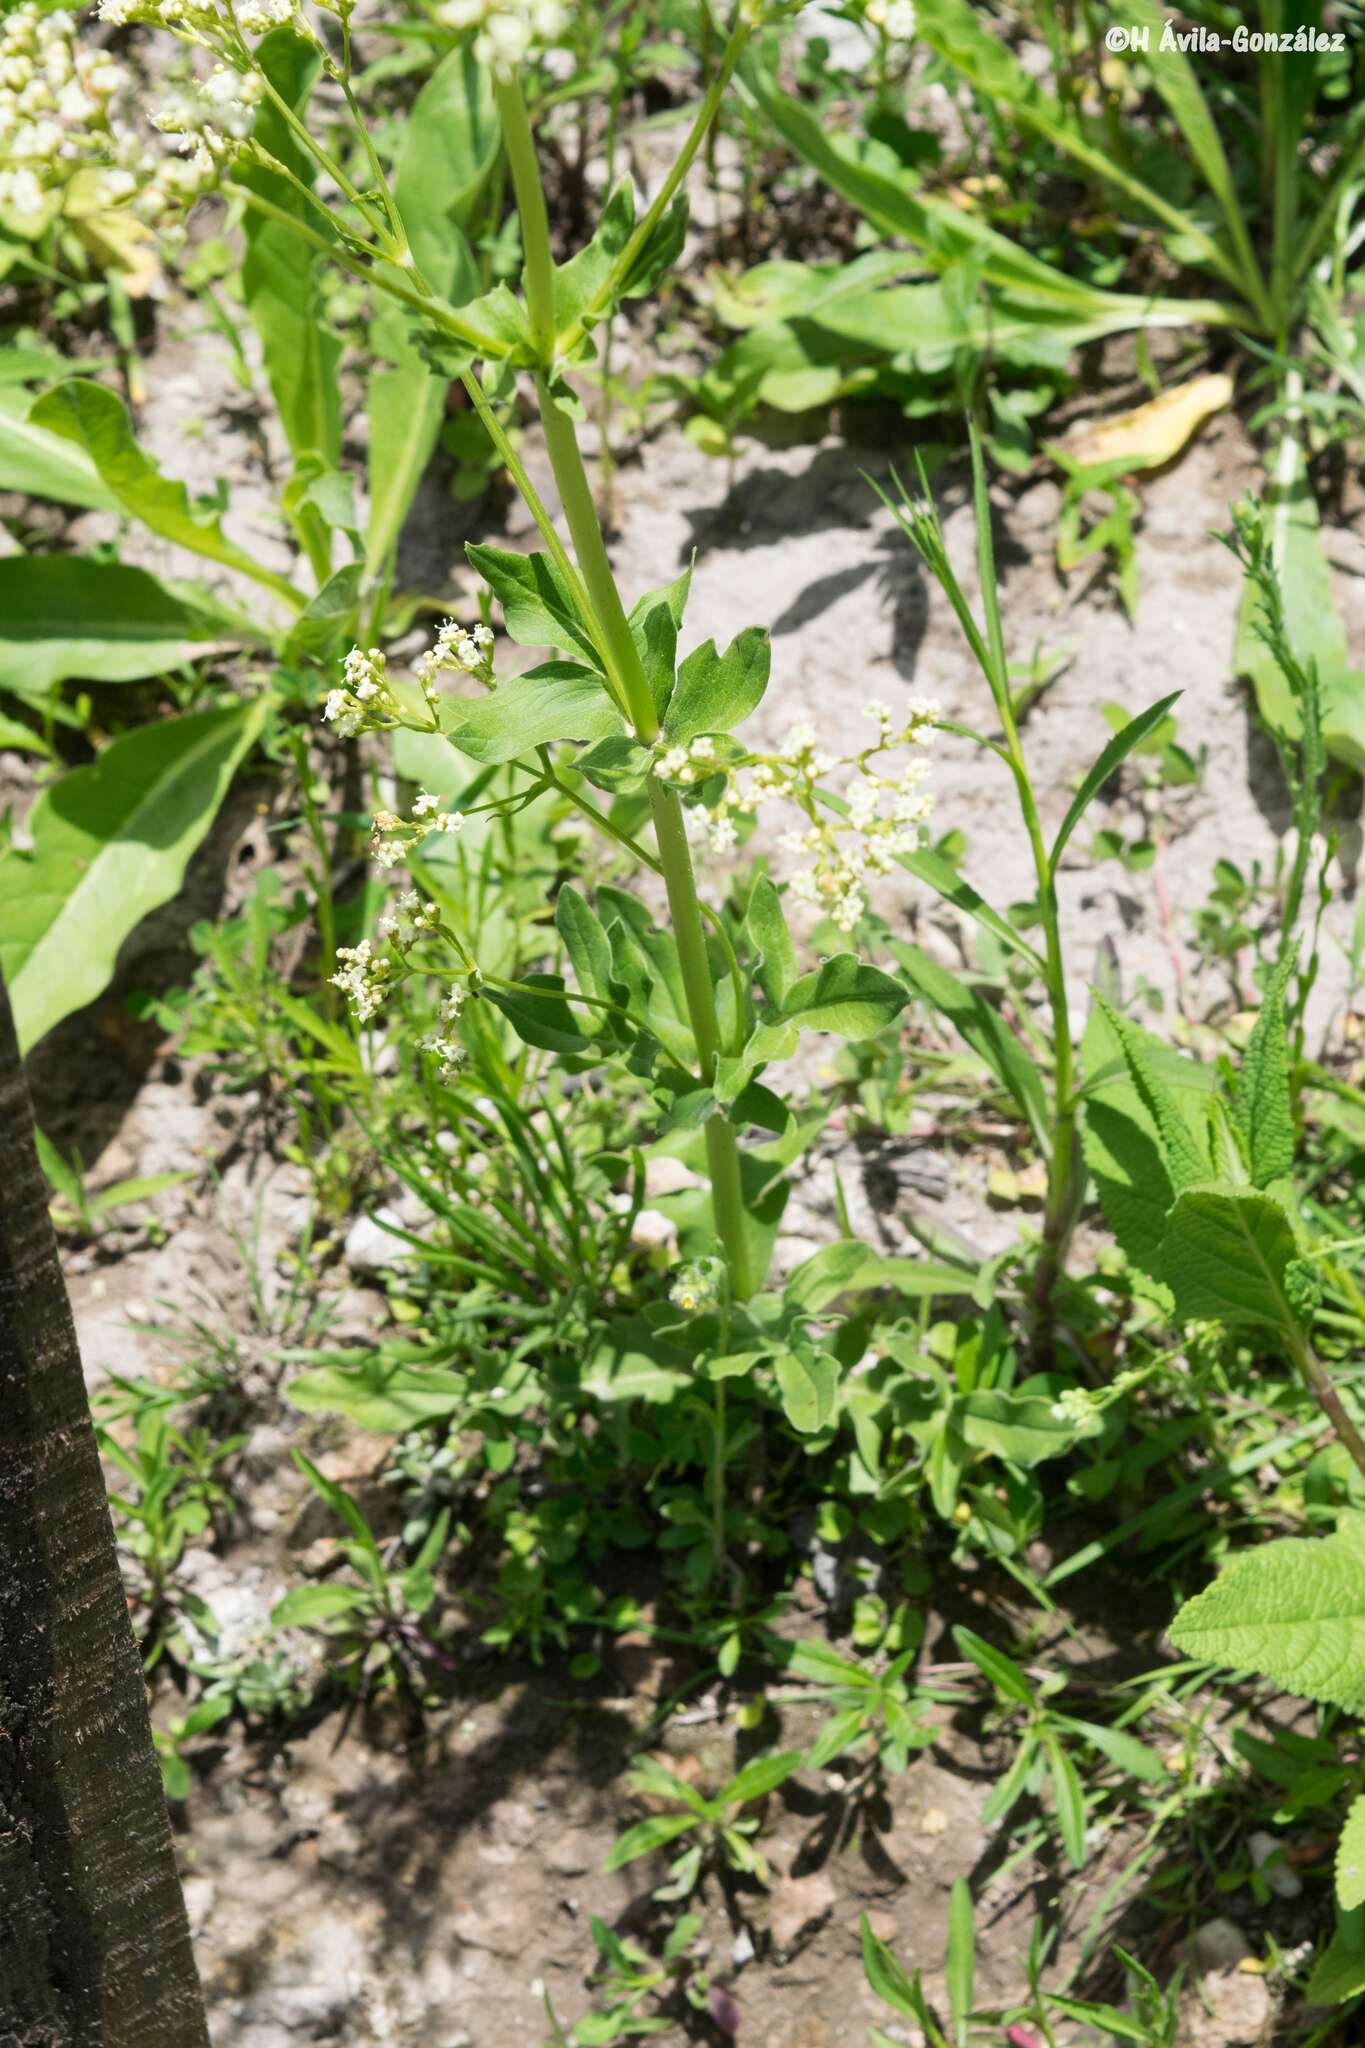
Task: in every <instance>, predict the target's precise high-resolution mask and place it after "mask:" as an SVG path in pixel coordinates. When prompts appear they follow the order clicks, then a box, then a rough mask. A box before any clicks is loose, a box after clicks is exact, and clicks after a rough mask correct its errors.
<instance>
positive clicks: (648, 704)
mask: <svg viewBox="0 0 1365 2048" xmlns="http://www.w3.org/2000/svg"><path fill="white" fill-rule="evenodd" d="M739 47H742V44H741V45H740V46H739ZM738 54H739V48H738V47H737V48H736V50H735V58H736V59H737V58H738ZM731 68H733V65H732V67H731ZM727 76H728V74H727ZM494 90H495V95H496V99H497V107H498V115H499V119H500V121H501V123H502V133H503V142H504V145H505V147H506V151H507V161H508V165H509V168H510V170H511V173H512V184H513V189H514V191H515V193H516V199H517V212H518V215H519V217H520V220H521V239H522V250H523V253H524V258H525V282H526V300H527V308H528V312H529V314H530V322H531V331H532V335H533V337H534V338H535V343H536V348H537V351H538V353H539V355H540V367H539V369H538V372H537V375H536V397H537V400H538V403H539V406H540V417H541V422H542V424H543V426H544V430H545V441H546V448H547V451H548V454H549V457H550V466H551V469H552V470H553V472H554V478H555V483H556V484H557V486H558V488H559V496H560V502H561V503H562V505H563V507H564V517H565V521H566V523H567V525H568V528H569V535H570V538H571V539H572V541H573V546H574V553H575V555H576V556H577V558H578V569H579V572H580V574H581V576H582V579H583V583H584V585H585V586H586V593H587V600H588V605H587V611H588V617H589V618H590V619H591V620H592V621H593V624H594V627H595V633H594V638H595V639H597V641H598V644H599V646H600V648H601V650H602V653H603V656H604V658H605V660H606V661H607V663H608V667H609V672H610V673H611V675H612V678H613V680H614V681H615V682H616V684H617V686H618V688H619V692H620V699H621V701H622V702H623V704H624V708H625V711H626V714H627V716H628V717H629V719H630V721H631V724H632V725H633V726H634V728H635V733H636V736H637V738H638V739H639V740H640V741H641V742H642V744H644V745H645V746H651V745H652V744H653V742H654V741H655V740H656V739H657V738H658V736H659V714H658V710H657V708H656V706H655V703H654V697H653V693H652V691H651V690H650V687H649V681H648V678H647V677H646V675H645V672H644V666H643V663H642V662H641V659H640V651H639V648H638V647H637V646H636V644H635V636H634V634H633V633H632V632H631V628H630V621H629V620H628V619H627V617H626V610H625V606H624V605H623V604H622V602H621V593H620V591H619V590H618V588H617V584H616V577H615V575H614V573H613V571H612V566H611V561H610V558H609V556H608V554H607V548H606V542H605V541H604V539H603V537H602V527H601V523H600V521H599V519H598V516H597V507H596V504H595V503H594V501H593V495H592V488H591V486H590V484H589V482H588V477H587V471H586V470H585V469H584V466H583V456H582V452H581V450H580V448H579V446H578V437H577V434H576V433H575V431H574V424H573V421H572V419H571V418H570V416H569V415H568V413H567V412H565V411H564V410H563V408H562V407H561V406H559V405H558V404H557V403H556V401H555V398H554V395H553V393H552V391H551V388H550V382H549V374H550V372H551V370H552V368H553V358H554V349H555V324H554V318H555V316H554V264H553V259H552V257H551V253H550V232H549V220H548V217H547V214H546V209H545V193H544V188H543V186H542V184H541V180H540V167H539V164H538V162H537V160H536V153H535V142H534V138H533V136H532V134H531V124H530V121H529V120H528V118H527V114H526V105H525V102H524V100H523V99H522V96H521V89H520V87H519V86H518V85H517V83H516V81H515V79H512V78H499V79H497V80H496V82H495V87H494ZM708 97H710V96H709V95H708ZM718 102H719V94H718V93H716V95H715V103H716V104H718ZM713 113H714V105H712V107H711V114H713ZM711 114H708V116H707V119H708V120H709V119H710V118H711ZM702 132H704V128H703V130H702ZM700 139H701V135H700V133H698V134H697V135H696V141H697V142H698V143H699V142H700ZM693 147H694V148H695V144H694V145H693ZM688 161H690V158H689V159H688ZM674 169H675V172H676V173H677V176H679V177H680V176H681V175H682V172H681V171H678V167H677V166H676V165H675V167H674ZM685 169H686V164H684V165H683V170H685ZM675 189H676V181H675ZM661 196H663V195H661ZM670 196H671V195H670ZM664 203H665V204H667V198H664ZM657 208H658V202H657V201H656V209H652V210H651V211H652V213H653V217H654V218H657ZM649 220H650V216H646V222H645V223H642V224H641V225H642V228H643V227H645V226H646V224H647V223H648V222H649ZM627 253H628V251H627ZM622 274H624V273H622ZM649 800H650V810H651V812H652V814H653V819H654V831H655V837H656V840H657V843H658V847H659V864H660V866H661V868H662V870H663V877H664V888H665V890H666V892H667V895H668V907H669V913H670V916H671V918H672V921H673V935H674V941H675V943H676V945H677V948H678V960H679V964H680V967H681V971H682V979H683V990H684V994H685V998H686V1002H687V1012H688V1018H689V1021H690V1023H691V1026H692V1035H693V1038H694V1040H695V1042H696V1047H697V1061H698V1066H699V1069H700V1074H701V1079H702V1082H703V1084H704V1085H706V1086H707V1087H709V1086H710V1085H711V1084H712V1082H713V1081H714V1079H715V1073H716V1060H717V1057H718V1055H719V1052H720V1049H721V1047H720V1023H719V1018H718V1015H717V1011H716V995H715V986H714V984H713V982H712V978H711V959H710V954H709V952H708V949H707V944H706V931H705V927H704V925H703V923H702V913H701V906H700V903H699V901H698V898H697V885H696V879H695V876H694V875H693V872H692V857H691V853H690V850H689V848H688V844H687V830H686V826H685V824H684V822H683V814H682V805H681V803H680V801H679V798H678V795H677V792H676V791H675V790H671V789H668V788H666V787H665V786H664V785H663V784H662V783H661V782H659V781H658V780H657V778H656V777H654V776H651V777H650V784H649ZM706 1156H707V1165H708V1168H709V1172H710V1179H711V1195H712V1208H713V1212H714V1217H715V1224H716V1231H717V1235H718V1236H719V1237H720V1240H721V1243H722V1245H723V1246H724V1248H725V1256H726V1263H727V1265H728V1267H729V1275H730V1289H731V1294H732V1297H733V1298H734V1299H735V1300H740V1301H742V1300H744V1299H746V1298H747V1296H748V1295H750V1294H751V1293H752V1292H753V1289H754V1285H755V1276H754V1274H753V1270H752V1264H751V1260H750V1253H749V1242H748V1233H747V1230H746V1227H745V1213H744V1197H743V1185H742V1181H741V1177H740V1163H739V1148H738V1143H737V1141H736V1137H735V1129H734V1126H733V1124H731V1123H730V1122H729V1120H728V1118H726V1117H725V1116H723V1115H721V1114H719V1113H717V1114H716V1115H714V1116H712V1117H711V1118H710V1119H709V1120H708V1122H707V1125H706Z"/></svg>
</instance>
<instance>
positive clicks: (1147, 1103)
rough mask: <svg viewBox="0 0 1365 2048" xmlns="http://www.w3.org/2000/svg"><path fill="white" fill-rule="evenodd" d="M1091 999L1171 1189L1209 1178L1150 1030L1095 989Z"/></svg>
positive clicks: (1204, 1154)
mask: <svg viewBox="0 0 1365 2048" xmlns="http://www.w3.org/2000/svg"><path fill="white" fill-rule="evenodd" d="M1095 1002H1096V1004H1097V1006H1098V1007H1099V1008H1100V1009H1101V1010H1103V1011H1104V1013H1105V1015H1106V1017H1107V1018H1108V1020H1109V1025H1110V1029H1111V1030H1112V1031H1113V1033H1114V1035H1115V1037H1116V1038H1117V1039H1118V1042H1119V1050H1120V1052H1121V1054H1122V1056H1123V1059H1124V1062H1125V1064H1126V1066H1127V1068H1128V1077H1129V1079H1130V1081H1131V1082H1132V1084H1133V1087H1134V1088H1135V1089H1136V1091H1137V1093H1138V1096H1139V1097H1140V1099H1141V1101H1142V1105H1143V1107H1144V1108H1145V1109H1146V1111H1147V1114H1148V1116H1149V1117H1150V1118H1151V1121H1152V1125H1153V1128H1154V1129H1155V1131H1156V1134H1157V1138H1158V1140H1159V1142H1160V1145H1161V1156H1162V1161H1163V1163H1164V1165H1165V1168H1166V1173H1167V1175H1168V1177H1169V1179H1170V1183H1171V1186H1172V1188H1173V1189H1174V1190H1175V1192H1176V1193H1177V1194H1178V1193H1179V1192H1180V1190H1181V1189H1182V1188H1187V1187H1192V1186H1193V1185H1194V1184H1195V1183H1196V1182H1197V1181H1201V1180H1209V1179H1211V1178H1212V1165H1211V1162H1210V1159H1209V1153H1208V1145H1207V1141H1206V1140H1205V1138H1204V1136H1203V1134H1202V1133H1201V1134H1200V1135H1199V1136H1198V1137H1196V1135H1195V1133H1194V1132H1193V1131H1192V1130H1191V1129H1190V1126H1189V1124H1188V1122H1187V1121H1186V1119H1185V1117H1184V1115H1183V1114H1182V1111H1181V1106H1180V1104H1179V1102H1178V1101H1177V1099H1176V1097H1175V1095H1174V1093H1173V1092H1172V1090H1171V1089H1170V1087H1169V1086H1168V1085H1167V1081H1166V1075H1165V1072H1164V1070H1163V1063H1162V1062H1161V1061H1160V1060H1156V1059H1153V1058H1152V1056H1151V1051H1150V1047H1151V1045H1152V1044H1153V1043H1154V1041H1153V1039H1152V1035H1151V1033H1150V1032H1147V1031H1144V1030H1143V1029H1142V1028H1141V1026H1140V1025H1137V1024H1134V1022H1133V1021H1132V1019H1131V1018H1130V1017H1124V1016H1122V1015H1121V1014H1120V1013H1119V1011H1117V1010H1116V1009H1115V1008H1114V1007H1113V1005H1112V1004H1111V1003H1110V1002H1108V1001H1107V1000H1106V999H1105V997H1104V996H1102V995H1100V994H1099V993H1098V991H1097V992H1096V995H1095Z"/></svg>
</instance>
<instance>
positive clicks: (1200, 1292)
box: [1161, 1183, 1299, 1330]
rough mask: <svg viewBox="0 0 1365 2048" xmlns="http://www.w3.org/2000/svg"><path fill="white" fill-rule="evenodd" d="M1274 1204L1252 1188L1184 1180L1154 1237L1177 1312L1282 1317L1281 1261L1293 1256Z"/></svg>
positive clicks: (1267, 1319)
mask: <svg viewBox="0 0 1365 2048" xmlns="http://www.w3.org/2000/svg"><path fill="white" fill-rule="evenodd" d="M1298 1251H1299V1247H1298V1243H1297V1241H1296V1239H1295V1236H1294V1230H1293V1226H1292V1225H1291V1223H1290V1221H1289V1218H1288V1216H1286V1214H1285V1212H1284V1210H1283V1209H1282V1208H1281V1206H1280V1204H1279V1203H1278V1202H1277V1201H1275V1200H1273V1199H1272V1197H1271V1196H1269V1195H1263V1194H1259V1193H1257V1191H1256V1190H1255V1189H1253V1188H1238V1187H1231V1186H1220V1185H1218V1184H1217V1183H1209V1184H1208V1185H1206V1186H1204V1187H1193V1188H1186V1189H1185V1190H1184V1192H1183V1193H1182V1194H1181V1195H1179V1196H1178V1197H1177V1200H1176V1204H1175V1207H1174V1208H1173V1209H1172V1211H1171V1214H1170V1218H1169V1220H1168V1222H1167V1225H1166V1235H1165V1237H1164V1238H1163V1240H1162V1245H1161V1273H1162V1277H1163V1278H1164V1280H1165V1281H1166V1283H1167V1285H1168V1286H1169V1287H1170V1290H1171V1292H1172V1294H1173V1295H1174V1297H1175V1305H1176V1308H1177V1310H1178V1311H1179V1313H1180V1314H1181V1315H1182V1316H1197V1317H1200V1318H1204V1317H1207V1318H1209V1319H1210V1320H1216V1321H1219V1322H1225V1323H1257V1324H1266V1325H1269V1326H1270V1327H1271V1328H1273V1329H1280V1330H1282V1329H1284V1328H1285V1327H1286V1326H1287V1325H1288V1324H1289V1323H1290V1320H1291V1318H1290V1312H1289V1306H1288V1303H1287V1301H1286V1299H1285V1268H1286V1267H1287V1266H1288V1265H1290V1264H1291V1263H1292V1261H1293V1260H1294V1259H1295V1258H1296V1257H1297V1256H1298Z"/></svg>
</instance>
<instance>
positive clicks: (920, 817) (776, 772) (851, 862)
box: [693, 697, 939, 931]
mask: <svg viewBox="0 0 1365 2048" xmlns="http://www.w3.org/2000/svg"><path fill="white" fill-rule="evenodd" d="M864 711H865V714H866V716H867V717H868V718H870V719H871V720H872V722H873V724H874V725H875V726H876V728H877V736H876V738H875V740H874V741H873V742H872V744H871V746H869V747H864V748H861V749H859V751H858V752H857V753H853V754H843V755H837V754H829V753H826V752H824V751H823V750H822V749H821V748H819V747H817V745H816V735H815V728H814V726H812V725H811V724H809V723H808V722H807V721H804V720H803V721H802V722H801V723H800V724H798V725H794V726H793V727H792V728H791V730H790V731H789V732H788V734H787V736H786V739H785V740H784V741H783V743H782V747H781V750H780V751H779V752H778V753H776V754H767V755H754V754H751V755H749V756H748V757H747V759H746V760H745V761H744V762H743V763H742V764H740V767H739V769H738V771H737V772H736V773H733V774H732V775H731V776H730V779H729V781H728V783H727V785H726V788H725V791H724V794H723V795H722V797H721V799H720V802H719V803H718V804H717V805H716V806H715V808H714V809H713V810H712V811H710V812H709V813H703V814H702V816H703V818H704V822H705V830H706V836H707V838H708V840H709V843H710V846H711V850H712V852H713V853H727V852H728V851H729V850H730V848H731V847H733V846H734V845H735V843H736V841H737V839H738V836H739V834H738V829H737V823H736V820H737V818H738V817H740V816H741V815H750V816H752V815H755V814H756V813H757V812H758V811H759V810H760V809H761V808H762V806H763V805H764V804H766V803H769V802H774V801H777V802H785V803H792V804H795V805H796V806H797V808H798V809H799V810H800V811H802V812H804V814H805V818H806V823H805V824H804V825H803V826H801V827H800V828H798V829H796V830H794V831H789V832H784V833H783V834H782V836H781V838H780V839H779V841H778V844H779V845H780V846H781V847H782V848H783V850H784V851H785V852H788V853H797V854H801V855H803V856H805V857H807V864H806V865H805V866H803V867H802V868H801V869H800V870H799V871H798V872H797V873H796V874H795V875H794V876H793V877H792V882H791V887H792V894H793V895H794V896H796V897H798V898H799V899H800V900H802V901H803V902H807V903H812V904H816V905H818V906H819V907H820V908H822V909H825V910H827V911H828V912H829V914H830V916H831V917H832V918H833V919H834V922H835V923H836V924H837V925H838V926H839V928H840V930H841V931H852V929H853V927H854V926H855V925H856V924H857V922H858V919H859V918H860V917H861V916H862V915H863V912H864V911H865V910H866V908H867V893H866V883H867V880H868V878H869V877H871V876H875V875H885V874H889V873H890V872H891V869H892V868H893V867H894V866H895V863H896V861H897V859H898V857H899V856H900V855H901V854H905V853H916V852H918V850H919V849H920V847H921V846H923V844H924V836H925V826H926V824H927V823H928V820H929V818H930V817H931V816H932V814H933V808H934V799H933V796H932V794H931V792H930V791H929V790H928V789H926V788H925V784H926V782H927V781H928V778H929V774H930V769H931V763H930V761H929V758H928V749H929V747H930V746H931V745H932V744H933V739H934V722H935V720H936V719H937V718H938V716H939V707H938V705H937V703H935V702H934V700H933V699H932V698H929V697H912V698H911V700H910V702H909V703H908V704H907V705H906V706H905V707H904V710H903V711H902V712H901V714H900V715H899V716H898V715H897V714H896V713H895V712H893V711H892V709H891V707H890V705H888V704H884V703H883V702H882V701H881V700H880V698H873V699H872V700H871V702H869V703H868V704H866V705H865V706H864ZM696 744H697V743H696V742H695V741H694V742H693V746H694V747H695V745H696ZM907 750H908V753H909V758H908V759H907V760H902V762H901V763H900V764H899V765H897V766H895V767H894V768H893V769H892V771H891V772H885V771H884V769H883V767H882V766H880V765H877V764H878V763H879V762H880V758H881V757H882V756H883V755H886V754H889V753H892V752H896V751H901V752H905V751H907ZM827 776H838V777H839V778H840V779H841V780H842V781H843V782H844V787H843V789H842V792H841V793H842V795H843V798H844V802H845V803H846V805H847V811H846V813H845V814H843V815H840V814H839V813H838V812H835V811H831V810H829V809H828V808H827V807H826V806H825V805H824V804H822V803H821V801H820V797H819V795H818V793H817V792H818V789H819V785H820V783H821V782H822V781H823V780H824V778H825V777H827Z"/></svg>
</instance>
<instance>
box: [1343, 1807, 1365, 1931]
mask: <svg viewBox="0 0 1365 2048" xmlns="http://www.w3.org/2000/svg"><path fill="white" fill-rule="evenodd" d="M1336 1881H1337V1904H1338V1905H1339V1906H1340V1907H1341V1909H1342V1911H1343V1912H1344V1913H1350V1912H1352V1911H1354V1909H1355V1908H1356V1907H1357V1906H1365V1794H1363V1795H1362V1796H1361V1797H1360V1798H1358V1799H1353V1800H1352V1801H1351V1805H1350V1808H1349V1810H1348V1812H1347V1815H1346V1824H1345V1826H1344V1827H1343V1828H1342V1830H1341V1840H1340V1841H1339V1842H1338V1843H1337V1861H1336Z"/></svg>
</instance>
